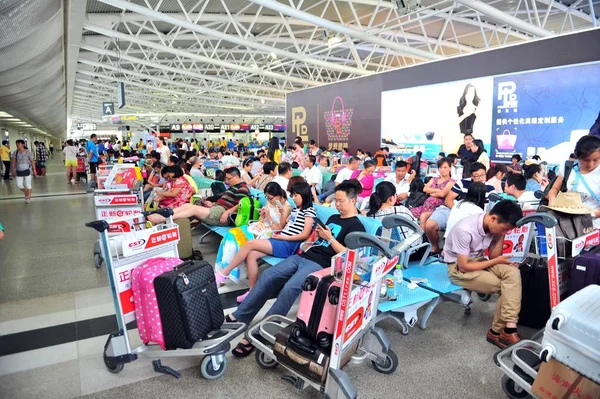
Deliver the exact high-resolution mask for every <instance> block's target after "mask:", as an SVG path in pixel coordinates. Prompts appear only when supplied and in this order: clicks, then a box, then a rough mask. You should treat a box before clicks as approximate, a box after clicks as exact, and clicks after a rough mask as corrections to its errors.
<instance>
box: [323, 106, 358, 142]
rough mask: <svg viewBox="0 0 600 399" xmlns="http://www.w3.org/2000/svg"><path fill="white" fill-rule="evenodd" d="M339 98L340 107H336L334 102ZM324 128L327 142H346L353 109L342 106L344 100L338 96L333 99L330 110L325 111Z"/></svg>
mask: <svg viewBox="0 0 600 399" xmlns="http://www.w3.org/2000/svg"><path fill="white" fill-rule="evenodd" d="M338 100H339V102H340V104H341V108H339V109H336V108H335V104H336V102H337V101H338ZM323 114H324V117H325V130H326V132H327V140H328V141H329V143H348V136H350V127H351V126H352V116H353V115H354V110H353V109H352V108H346V107H345V106H344V100H342V98H341V97H340V96H337V97H336V98H334V99H333V103H331V111H325V112H324V113H323Z"/></svg>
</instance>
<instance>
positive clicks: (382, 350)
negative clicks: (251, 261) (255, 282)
mask: <svg viewBox="0 0 600 399" xmlns="http://www.w3.org/2000/svg"><path fill="white" fill-rule="evenodd" d="M345 244H346V247H347V248H348V249H347V250H346V251H345V252H343V253H340V254H338V255H336V256H335V257H334V258H333V259H332V267H335V268H336V270H337V267H336V265H338V266H341V267H342V270H341V273H342V274H341V278H342V282H341V287H340V298H339V305H338V309H337V315H336V326H335V331H334V340H333V343H332V345H331V347H332V352H331V357H330V361H329V366H328V370H327V377H326V378H325V382H324V383H321V382H316V381H313V380H311V379H309V378H307V377H305V376H302V375H300V374H298V373H297V372H296V371H294V370H292V369H291V368H289V367H288V366H286V365H284V364H281V363H279V362H278V361H277V359H276V356H275V351H274V346H275V340H276V338H275V335H276V334H277V333H278V332H279V331H280V330H282V329H283V328H285V327H287V326H289V325H290V324H292V323H294V320H292V319H290V318H287V317H284V316H279V315H272V316H269V317H267V318H265V319H263V320H262V321H260V322H258V323H257V324H255V325H254V326H252V327H251V328H249V329H248V331H247V332H246V339H248V341H249V342H250V343H251V344H252V345H254V346H255V347H256V349H257V353H256V361H257V363H258V364H259V366H260V367H262V368H263V369H273V368H275V367H277V366H278V365H280V364H281V366H282V367H285V368H286V370H287V371H288V372H290V373H291V374H292V375H287V376H284V377H283V379H284V380H285V381H287V382H290V383H291V384H293V385H294V386H295V387H296V388H298V389H304V388H306V387H307V386H310V387H313V388H314V389H316V390H318V391H319V392H321V393H322V394H323V395H324V397H326V398H356V397H357V392H356V389H355V388H354V385H353V384H352V381H351V380H350V377H349V376H348V375H347V374H346V373H345V372H344V371H342V370H341V367H342V366H343V359H348V357H349V356H351V359H350V361H351V362H352V363H355V364H360V363H362V362H364V361H367V360H370V361H371V363H372V364H373V367H374V368H375V370H377V371H378V372H380V373H384V374H391V373H393V372H394V371H395V370H396V368H397V367H398V358H397V356H396V354H395V353H394V351H393V350H392V349H391V343H390V340H389V338H388V337H387V335H386V334H385V332H384V331H383V329H381V328H380V327H376V326H375V323H376V314H377V306H378V303H379V296H380V290H381V283H382V279H383V278H384V277H385V275H386V274H387V273H388V272H389V271H390V270H392V269H393V268H394V267H395V266H396V264H397V263H398V260H399V258H400V257H399V255H397V254H395V253H393V252H392V251H391V250H390V249H389V245H386V244H385V243H384V242H383V241H382V240H380V239H379V238H376V237H374V236H371V235H368V234H366V233H358V232H352V233H350V234H348V236H347V237H346V240H345ZM408 246H409V244H405V245H401V246H399V247H398V248H396V250H399V251H405V250H406V249H407V248H408ZM362 248H366V249H367V251H369V248H374V249H376V250H377V251H379V253H382V254H383V256H381V255H380V256H378V257H377V260H375V261H374V262H373V263H372V267H371V269H372V271H371V273H370V276H369V277H368V281H365V282H363V283H362V284H353V277H354V271H355V266H356V263H357V260H358V256H359V252H358V249H362ZM336 274H337V273H336ZM365 278H366V277H365Z"/></svg>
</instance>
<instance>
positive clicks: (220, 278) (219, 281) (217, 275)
mask: <svg viewBox="0 0 600 399" xmlns="http://www.w3.org/2000/svg"><path fill="white" fill-rule="evenodd" d="M228 278H229V276H223V275H222V274H221V272H216V273H215V280H216V281H217V286H219V285H221V284H223V283H224V282H225V280H227V279H228Z"/></svg>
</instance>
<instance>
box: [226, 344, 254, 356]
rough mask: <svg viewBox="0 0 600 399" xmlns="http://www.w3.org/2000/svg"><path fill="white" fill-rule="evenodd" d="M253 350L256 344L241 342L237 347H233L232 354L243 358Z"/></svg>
mask: <svg viewBox="0 0 600 399" xmlns="http://www.w3.org/2000/svg"><path fill="white" fill-rule="evenodd" d="M252 352H254V345H252V344H243V343H241V342H240V343H239V344H237V346H236V347H235V348H233V350H232V351H231V354H232V355H233V356H235V357H238V358H242V357H247V356H249V355H250V354H251V353H252Z"/></svg>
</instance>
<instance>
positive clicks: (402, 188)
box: [386, 161, 416, 203]
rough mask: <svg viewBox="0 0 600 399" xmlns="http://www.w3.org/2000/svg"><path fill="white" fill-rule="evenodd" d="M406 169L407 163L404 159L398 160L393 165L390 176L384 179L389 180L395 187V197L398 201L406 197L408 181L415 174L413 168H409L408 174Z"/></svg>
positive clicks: (409, 181)
mask: <svg viewBox="0 0 600 399" xmlns="http://www.w3.org/2000/svg"><path fill="white" fill-rule="evenodd" d="M407 171H408V164H407V163H406V162H404V161H398V162H396V166H395V167H394V173H390V176H389V177H388V178H387V179H386V181H389V182H390V183H392V184H393V185H394V187H396V194H397V196H396V199H397V200H398V203H400V202H403V201H405V200H406V199H407V198H408V193H409V192H410V183H411V181H412V180H413V178H414V177H415V175H416V173H415V171H414V170H411V172H410V174H408V173H406V172H407Z"/></svg>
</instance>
